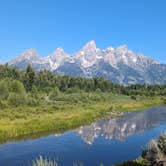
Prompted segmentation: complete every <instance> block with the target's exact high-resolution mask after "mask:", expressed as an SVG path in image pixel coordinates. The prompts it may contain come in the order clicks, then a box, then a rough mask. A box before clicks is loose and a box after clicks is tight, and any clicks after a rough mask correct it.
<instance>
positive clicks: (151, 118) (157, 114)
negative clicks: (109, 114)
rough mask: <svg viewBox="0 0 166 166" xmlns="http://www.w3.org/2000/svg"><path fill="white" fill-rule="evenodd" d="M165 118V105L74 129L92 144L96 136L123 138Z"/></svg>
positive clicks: (159, 122) (161, 121)
mask: <svg viewBox="0 0 166 166" xmlns="http://www.w3.org/2000/svg"><path fill="white" fill-rule="evenodd" d="M165 120H166V107H164V106H161V107H154V108H151V109H150V110H146V111H140V112H134V113H129V114H127V115H125V116H124V117H122V118H115V119H109V120H102V121H99V122H96V123H93V124H92V125H90V126H83V127H80V128H78V129H77V130H75V132H76V133H77V134H78V135H80V137H81V138H82V139H83V140H84V141H85V142H86V143H87V144H93V142H94V140H95V139H96V138H97V137H100V136H102V137H104V138H106V139H113V138H114V139H117V140H122V141H123V140H125V139H126V138H127V137H128V136H130V135H133V134H137V133H140V132H143V131H145V130H147V129H150V128H154V127H156V126H158V125H159V124H162V123H164V122H166V121H165Z"/></svg>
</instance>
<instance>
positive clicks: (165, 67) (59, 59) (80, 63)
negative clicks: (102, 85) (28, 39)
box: [8, 40, 166, 85]
mask: <svg viewBox="0 0 166 166" xmlns="http://www.w3.org/2000/svg"><path fill="white" fill-rule="evenodd" d="M8 64H9V66H12V67H16V68H19V69H22V70H25V69H26V68H27V65H28V64H30V65H31V66H32V67H33V68H34V69H35V70H37V71H40V70H44V69H46V70H49V71H52V72H54V73H58V74H63V75H72V76H80V77H103V78H105V79H107V80H111V81H112V82H115V83H120V84H125V85H128V84H136V83H139V84H144V83H146V84H166V64H161V63H160V62H159V61H157V60H154V59H152V58H150V57H148V56H145V55H143V54H140V53H135V52H133V51H131V50H129V49H128V48H127V46H126V45H121V46H119V47H117V48H113V47H108V48H106V49H103V50H102V49H99V48H97V47H96V44H95V41H93V40H92V41H90V42H88V43H87V44H86V45H85V46H83V47H82V49H81V50H80V51H78V52H77V53H75V54H73V55H69V54H68V53H66V52H65V51H64V50H63V49H62V48H57V49H56V50H55V51H54V52H53V53H52V54H50V55H48V56H46V57H41V56H40V55H39V53H38V52H37V51H36V50H35V49H33V48H30V49H27V50H25V51H24V52H23V53H21V54H20V55H18V56H16V57H15V58H14V59H12V60H10V61H9V62H8Z"/></svg>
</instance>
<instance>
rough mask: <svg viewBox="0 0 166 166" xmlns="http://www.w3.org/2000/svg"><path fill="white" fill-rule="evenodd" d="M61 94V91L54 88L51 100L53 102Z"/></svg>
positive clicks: (50, 96)
mask: <svg viewBox="0 0 166 166" xmlns="http://www.w3.org/2000/svg"><path fill="white" fill-rule="evenodd" d="M59 94H60V91H59V89H58V88H57V87H56V88H54V89H53V91H52V92H51V93H50V95H49V99H51V100H56V99H57V97H58V96H59Z"/></svg>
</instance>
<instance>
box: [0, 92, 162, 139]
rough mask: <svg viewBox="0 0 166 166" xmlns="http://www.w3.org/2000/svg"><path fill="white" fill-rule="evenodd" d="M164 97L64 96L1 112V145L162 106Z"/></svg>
mask: <svg viewBox="0 0 166 166" xmlns="http://www.w3.org/2000/svg"><path fill="white" fill-rule="evenodd" d="M161 103H162V101H161V97H155V98H152V97H151V98H150V97H149V98H147V97H137V100H133V99H131V97H130V96H124V95H114V94H109V93H100V94H96V93H82V94H61V95H60V96H59V97H58V98H57V100H56V101H50V100H42V101H41V102H40V104H39V105H38V106H33V107H32V106H18V107H11V106H8V107H7V108H4V109H1V110H0V141H1V142H5V141H7V140H10V139H15V138H20V137H24V136H26V135H33V134H37V133H44V132H63V131H65V130H69V129H74V128H76V127H79V126H80V125H85V124H90V123H92V122H94V121H96V120H98V119H101V118H106V117H109V118H112V117H117V116H121V115H122V114H121V113H122V112H125V111H134V110H142V109H144V108H147V107H150V106H154V105H159V104H161Z"/></svg>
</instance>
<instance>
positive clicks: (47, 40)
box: [0, 0, 166, 63]
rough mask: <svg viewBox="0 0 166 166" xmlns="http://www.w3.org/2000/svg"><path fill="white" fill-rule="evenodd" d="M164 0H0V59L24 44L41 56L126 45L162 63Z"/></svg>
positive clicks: (164, 57)
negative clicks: (93, 45) (88, 45)
mask: <svg viewBox="0 0 166 166" xmlns="http://www.w3.org/2000/svg"><path fill="white" fill-rule="evenodd" d="M165 9H166V0H0V61H4V62H5V61H7V60H9V59H11V58H13V57H15V56H16V55H17V54H19V53H21V52H22V51H23V50H24V49H27V48H36V49H37V50H38V51H39V53H40V54H41V55H42V56H46V55H48V54H50V53H51V52H53V51H54V50H55V49H56V48H57V47H63V48H64V49H65V51H66V52H68V53H74V52H76V51H78V50H79V49H80V48H81V47H82V46H83V45H84V44H85V43H87V42H88V41H89V40H92V39H93V40H95V41H96V44H97V46H98V47H99V48H105V47H107V46H113V47H117V46H118V45H121V44H126V45H127V46H128V47H129V48H130V49H131V50H133V51H137V52H142V53H144V54H145V55H148V56H151V57H153V58H155V59H157V60H159V61H161V62H162V63H166V10H165Z"/></svg>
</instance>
